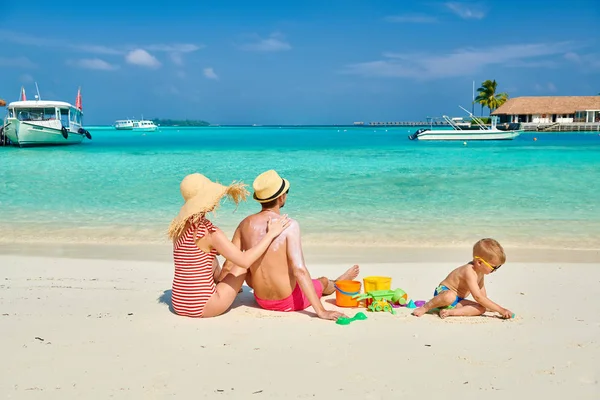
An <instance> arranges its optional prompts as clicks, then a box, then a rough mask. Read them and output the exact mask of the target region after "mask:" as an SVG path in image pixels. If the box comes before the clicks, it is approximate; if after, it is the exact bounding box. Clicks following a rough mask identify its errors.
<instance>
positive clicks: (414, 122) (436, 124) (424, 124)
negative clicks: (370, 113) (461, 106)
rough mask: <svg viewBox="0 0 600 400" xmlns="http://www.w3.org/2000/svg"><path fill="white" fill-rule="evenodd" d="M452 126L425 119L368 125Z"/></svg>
mask: <svg viewBox="0 0 600 400" xmlns="http://www.w3.org/2000/svg"><path fill="white" fill-rule="evenodd" d="M354 125H360V126H363V125H364V124H360V123H356V122H355V123H354ZM431 125H433V126H450V124H448V123H447V122H445V121H434V122H425V121H392V122H369V125H368V126H431Z"/></svg>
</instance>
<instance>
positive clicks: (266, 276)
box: [234, 211, 300, 300]
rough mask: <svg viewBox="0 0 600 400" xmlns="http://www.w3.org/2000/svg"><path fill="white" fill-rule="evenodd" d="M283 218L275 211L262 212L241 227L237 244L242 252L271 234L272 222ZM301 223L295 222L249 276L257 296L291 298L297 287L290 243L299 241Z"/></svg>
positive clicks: (276, 241) (247, 279) (248, 280)
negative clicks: (290, 260) (268, 225)
mask: <svg viewBox="0 0 600 400" xmlns="http://www.w3.org/2000/svg"><path fill="white" fill-rule="evenodd" d="M279 217H280V215H279V214H278V213H275V212H273V211H261V212H259V213H257V214H253V215H250V216H249V217H247V218H246V219H244V220H243V221H242V222H241V223H240V225H239V226H238V230H237V231H236V234H239V238H236V237H235V236H234V243H235V244H237V240H239V243H240V248H241V250H242V251H245V250H246V249H250V248H252V247H254V246H255V244H256V243H258V242H260V240H261V239H262V238H263V237H264V236H265V235H266V233H267V222H268V221H269V218H272V219H277V218H279ZM299 235H300V229H299V227H298V222H297V221H295V220H292V222H291V224H290V226H289V228H288V229H287V230H286V231H285V232H283V234H281V235H280V236H279V237H278V238H276V239H275V240H274V241H273V242H272V243H271V245H270V246H269V248H268V249H267V251H266V252H265V254H264V255H263V256H262V257H261V258H259V259H258V261H256V262H255V263H254V264H253V265H252V266H251V267H250V268H249V269H248V272H247V274H246V283H247V284H248V286H250V287H251V288H252V289H254V293H255V294H256V296H258V297H260V298H261V299H265V300H279V299H283V298H286V297H288V296H289V295H290V294H291V293H292V291H293V290H294V288H295V287H296V278H295V276H294V274H293V271H292V270H291V267H290V264H289V263H288V241H290V242H291V241H294V240H296V239H299Z"/></svg>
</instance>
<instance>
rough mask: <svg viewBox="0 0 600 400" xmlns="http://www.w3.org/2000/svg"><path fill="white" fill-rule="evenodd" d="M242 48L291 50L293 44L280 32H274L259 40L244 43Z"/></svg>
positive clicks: (263, 50) (251, 49) (249, 49)
mask: <svg viewBox="0 0 600 400" xmlns="http://www.w3.org/2000/svg"><path fill="white" fill-rule="evenodd" d="M240 48H241V49H242V50H245V51H259V52H274V51H286V50H291V49H292V46H291V45H290V44H289V43H288V42H286V41H285V39H284V37H283V35H281V34H280V33H272V34H271V35H270V36H269V37H268V38H266V39H260V38H259V40H258V41H257V42H254V43H247V44H244V45H242V46H241V47H240Z"/></svg>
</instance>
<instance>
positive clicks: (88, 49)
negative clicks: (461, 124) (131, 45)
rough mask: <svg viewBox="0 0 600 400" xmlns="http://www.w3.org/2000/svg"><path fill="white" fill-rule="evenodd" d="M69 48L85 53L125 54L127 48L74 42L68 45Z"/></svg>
mask: <svg viewBox="0 0 600 400" xmlns="http://www.w3.org/2000/svg"><path fill="white" fill-rule="evenodd" d="M68 47H69V48H71V49H73V50H76V51H81V52H83V53H92V54H104V55H120V54H124V53H125V50H123V49H117V48H113V47H108V46H102V45H95V44H72V45H69V46H68Z"/></svg>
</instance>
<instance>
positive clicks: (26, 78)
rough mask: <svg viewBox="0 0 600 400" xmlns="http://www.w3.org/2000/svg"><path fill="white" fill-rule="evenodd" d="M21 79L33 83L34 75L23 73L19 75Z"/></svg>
mask: <svg viewBox="0 0 600 400" xmlns="http://www.w3.org/2000/svg"><path fill="white" fill-rule="evenodd" d="M19 81H20V82H21V83H32V82H33V76H31V75H29V74H23V75H21V76H20V77H19Z"/></svg>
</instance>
